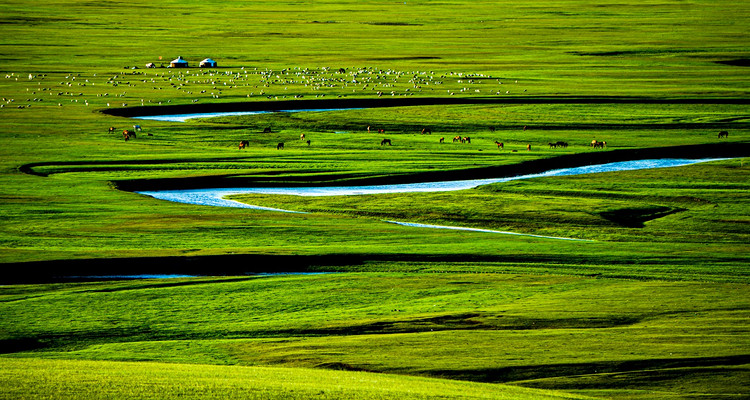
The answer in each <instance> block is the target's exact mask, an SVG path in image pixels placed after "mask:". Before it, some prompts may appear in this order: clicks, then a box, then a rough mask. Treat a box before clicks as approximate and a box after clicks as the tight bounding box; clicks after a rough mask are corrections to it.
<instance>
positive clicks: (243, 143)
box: [239, 140, 250, 150]
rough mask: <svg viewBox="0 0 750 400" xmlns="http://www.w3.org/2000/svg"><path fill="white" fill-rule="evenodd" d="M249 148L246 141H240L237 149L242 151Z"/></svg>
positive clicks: (248, 143)
mask: <svg viewBox="0 0 750 400" xmlns="http://www.w3.org/2000/svg"><path fill="white" fill-rule="evenodd" d="M247 146H250V142H249V141H247V140H240V145H239V149H240V150H242V149H244V148H245V147H247Z"/></svg>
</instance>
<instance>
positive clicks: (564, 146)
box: [555, 142, 568, 149]
mask: <svg viewBox="0 0 750 400" xmlns="http://www.w3.org/2000/svg"><path fill="white" fill-rule="evenodd" d="M555 144H556V145H557V147H562V148H563V149H567V148H568V142H557V143H555Z"/></svg>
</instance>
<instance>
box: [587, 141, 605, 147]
mask: <svg viewBox="0 0 750 400" xmlns="http://www.w3.org/2000/svg"><path fill="white" fill-rule="evenodd" d="M591 147H593V148H595V149H603V148H605V147H607V142H600V141H598V140H592V141H591Z"/></svg>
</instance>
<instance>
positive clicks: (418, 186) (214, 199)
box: [136, 158, 726, 241]
mask: <svg viewBox="0 0 750 400" xmlns="http://www.w3.org/2000/svg"><path fill="white" fill-rule="evenodd" d="M725 159H726V158H704V159H678V158H665V159H651V160H633V161H623V162H613V163H607V164H599V165H587V166H583V167H575V168H563V169H554V170H550V171H546V172H543V173H538V174H529V175H519V176H513V177H504V178H491V179H470V180H457V181H442V182H422V183H409V184H394V185H370V186H331V187H276V188H268V187H245V188H221V189H192V190H160V191H139V192H136V193H140V194H143V195H146V196H151V197H153V198H156V199H161V200H167V201H173V202H178V203H186V204H195V205H202V206H214V207H237V208H251V209H256V210H266V211H276V212H286V213H303V212H301V211H292V210H283V209H279V208H271V207H263V206H257V205H251V204H245V203H240V202H238V201H234V200H229V199H226V198H225V197H226V196H230V195H236V194H278V195H294V196H360V195H374V194H383V193H416V192H445V191H454V190H467V189H473V188H476V187H479V186H482V185H488V184H492V183H502V182H509V181H513V180H519V179H533V178H542V177H554V176H569V175H581V174H596V173H602V172H615V171H632V170H640V169H651V168H669V167H679V166H684V165H691V164H696V163H701V162H709V161H719V160H725ZM384 222H387V223H391V224H398V225H402V226H408V227H414V228H429V229H450V230H463V231H472V232H485V233H495V234H504V235H518V236H528V237H536V238H543V239H556V240H575V241H589V240H582V239H574V238H566V237H556V236H542V235H534V234H522V233H516V232H507V231H496V230H490V229H478V228H466V227H456V226H444V225H427V224H417V223H410V222H399V221H384Z"/></svg>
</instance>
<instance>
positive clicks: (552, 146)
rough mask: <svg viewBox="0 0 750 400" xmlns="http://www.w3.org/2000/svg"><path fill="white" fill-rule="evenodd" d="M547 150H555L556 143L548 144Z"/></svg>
mask: <svg viewBox="0 0 750 400" xmlns="http://www.w3.org/2000/svg"><path fill="white" fill-rule="evenodd" d="M549 148H550V149H555V148H557V143H552V142H550V143H549Z"/></svg>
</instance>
